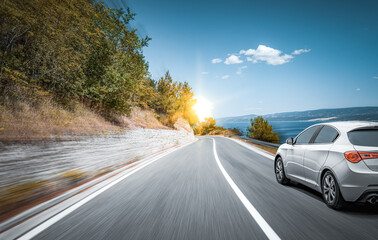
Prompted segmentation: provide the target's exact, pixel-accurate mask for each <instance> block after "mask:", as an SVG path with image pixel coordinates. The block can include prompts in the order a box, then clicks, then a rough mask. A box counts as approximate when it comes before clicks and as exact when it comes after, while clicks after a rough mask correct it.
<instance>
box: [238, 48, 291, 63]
mask: <svg viewBox="0 0 378 240" xmlns="http://www.w3.org/2000/svg"><path fill="white" fill-rule="evenodd" d="M240 53H243V54H244V55H247V56H251V57H247V61H250V62H253V63H258V62H266V63H267V64H270V65H281V64H284V63H288V62H290V59H292V58H294V57H293V56H292V55H289V54H282V52H281V51H280V50H278V49H274V48H271V47H267V46H265V45H259V46H258V47H257V49H248V50H246V51H245V50H241V51H240Z"/></svg>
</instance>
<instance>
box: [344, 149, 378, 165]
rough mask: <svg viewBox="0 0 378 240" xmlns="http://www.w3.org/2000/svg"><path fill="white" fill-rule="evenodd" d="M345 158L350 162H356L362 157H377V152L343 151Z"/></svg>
mask: <svg viewBox="0 0 378 240" xmlns="http://www.w3.org/2000/svg"><path fill="white" fill-rule="evenodd" d="M344 156H345V158H346V159H347V160H348V161H349V162H352V163H358V162H359V161H361V160H362V159H371V158H378V153H372V152H357V151H351V152H346V153H344Z"/></svg>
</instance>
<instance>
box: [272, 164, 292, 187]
mask: <svg viewBox="0 0 378 240" xmlns="http://www.w3.org/2000/svg"><path fill="white" fill-rule="evenodd" d="M274 171H275V173H276V179H277V182H279V183H281V184H283V185H287V184H288V183H289V182H290V180H289V179H288V178H287V177H286V175H285V171H284V164H283V162H282V158H281V157H278V158H277V160H276V162H275V164H274Z"/></svg>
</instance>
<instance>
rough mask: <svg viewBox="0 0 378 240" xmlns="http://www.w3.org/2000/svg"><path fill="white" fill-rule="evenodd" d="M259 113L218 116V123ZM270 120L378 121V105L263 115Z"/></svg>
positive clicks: (237, 119) (243, 120)
mask: <svg viewBox="0 0 378 240" xmlns="http://www.w3.org/2000/svg"><path fill="white" fill-rule="evenodd" d="M255 116H257V115H255V114H250V115H244V116H238V117H225V118H217V119H216V120H217V123H219V124H221V123H235V122H249V120H250V119H251V118H252V117H255ZM262 116H263V117H264V118H265V119H267V120H269V121H350V120H361V121H378V107H353V108H335V109H319V110H310V111H301V112H283V113H274V114H266V115H262Z"/></svg>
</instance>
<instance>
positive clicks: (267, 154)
mask: <svg viewBox="0 0 378 240" xmlns="http://www.w3.org/2000/svg"><path fill="white" fill-rule="evenodd" d="M226 139H229V140H232V141H234V142H236V143H238V144H239V145H242V146H243V147H245V148H247V149H249V150H251V151H254V152H255V153H258V154H260V155H262V156H264V157H266V158H269V159H270V160H273V161H274V155H270V154H269V153H266V152H264V151H262V150H260V149H258V148H256V147H254V146H251V145H249V144H248V143H245V142H242V141H240V140H236V139H233V138H226Z"/></svg>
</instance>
